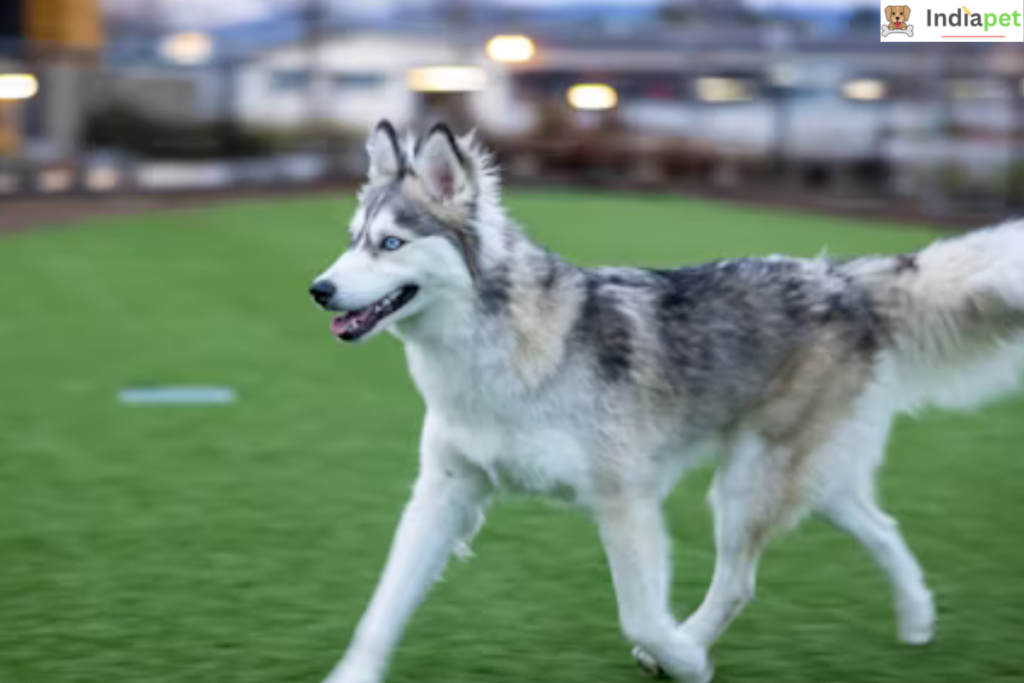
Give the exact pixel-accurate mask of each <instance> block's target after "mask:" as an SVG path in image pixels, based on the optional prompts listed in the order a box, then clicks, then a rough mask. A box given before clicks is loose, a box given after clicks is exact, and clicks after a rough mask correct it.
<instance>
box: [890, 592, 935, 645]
mask: <svg viewBox="0 0 1024 683" xmlns="http://www.w3.org/2000/svg"><path fill="white" fill-rule="evenodd" d="M897 611H898V614H897V618H898V620H899V623H898V634H899V639H900V642H903V643H906V644H907V645H927V644H928V643H930V642H932V639H933V638H934V637H935V602H934V601H933V599H932V596H931V593H928V592H925V593H924V594H922V595H920V596H917V597H915V598H912V599H904V600H901V601H900V602H899V604H898V606H897Z"/></svg>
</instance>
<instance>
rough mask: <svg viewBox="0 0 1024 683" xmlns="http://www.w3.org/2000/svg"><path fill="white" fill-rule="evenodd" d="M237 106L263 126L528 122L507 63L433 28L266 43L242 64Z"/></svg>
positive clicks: (508, 126)
mask: <svg viewBox="0 0 1024 683" xmlns="http://www.w3.org/2000/svg"><path fill="white" fill-rule="evenodd" d="M459 69H461V70H459ZM446 70H447V71H446ZM234 107H235V114H236V115H237V116H238V117H239V118H240V119H242V120H243V121H244V122H246V123H247V124H249V125H252V126H257V127H261V128H289V127H300V126H304V125H307V124H309V123H310V121H312V120H317V119H319V120H323V121H327V122H330V123H331V124H333V125H335V126H337V127H339V128H351V129H353V130H358V131H359V132H360V133H362V132H365V131H366V130H367V129H369V128H370V127H372V126H373V125H374V124H375V123H376V122H377V121H379V120H380V119H381V118H390V119H392V120H393V121H395V122H396V123H398V124H400V125H406V124H408V123H411V122H413V121H415V120H417V119H421V118H429V117H430V116H432V115H434V116H442V115H447V117H449V118H455V119H460V118H466V117H468V119H469V120H467V121H465V123H470V122H471V121H472V122H479V123H481V124H484V125H486V126H487V127H488V129H491V130H494V131H498V132H515V131H521V130H525V129H526V128H527V127H528V125H529V121H530V118H529V111H528V110H527V108H525V107H523V106H520V105H519V104H518V103H517V101H516V100H515V98H514V97H513V93H512V90H511V74H510V72H509V71H508V69H506V68H505V67H504V66H502V65H499V64H496V63H493V62H491V61H489V60H487V59H486V58H485V56H484V54H483V48H482V44H481V43H480V42H479V41H478V40H476V39H475V38H474V37H472V36H465V35H462V36H456V35H453V34H452V33H449V32H445V31H442V30H438V29H423V30H408V29H405V30H402V29H396V30H390V31H381V30H360V31H353V32H346V33H342V34H340V35H337V36H333V37H330V38H327V39H326V40H324V41H322V42H321V43H320V44H319V45H318V46H317V48H316V49H315V50H311V49H309V47H308V46H306V45H304V44H302V43H299V42H297V43H295V44H292V45H286V46H283V47H279V48H275V49H272V50H268V51H266V52H264V53H262V54H260V55H258V56H257V57H255V58H253V59H252V60H251V61H248V62H247V63H245V64H243V65H241V66H240V68H239V70H238V73H237V84H236V87H235V102H234Z"/></svg>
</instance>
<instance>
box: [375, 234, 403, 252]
mask: <svg viewBox="0 0 1024 683" xmlns="http://www.w3.org/2000/svg"><path fill="white" fill-rule="evenodd" d="M403 244H405V242H403V241H402V240H400V239H398V238H397V237H385V238H384V241H383V242H381V243H380V248H381V249H383V250H384V251H394V250H395V249H399V248H400V247H401V246H402V245H403Z"/></svg>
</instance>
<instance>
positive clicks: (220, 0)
mask: <svg viewBox="0 0 1024 683" xmlns="http://www.w3.org/2000/svg"><path fill="white" fill-rule="evenodd" d="M301 1H302V0H101V3H102V4H103V5H104V6H105V7H107V8H109V9H111V10H114V11H117V12H119V13H124V14H129V15H131V14H138V15H145V14H147V13H150V12H152V11H153V9H154V8H157V9H158V11H159V15H160V16H161V17H162V18H163V19H164V20H165V21H168V22H169V23H172V24H175V25H181V26H211V25H219V24H231V23H238V22H244V21H251V20H254V19H259V18H261V17H264V16H266V15H267V14H268V13H270V12H271V11H273V10H277V9H280V8H283V7H295V6H296V5H298V4H299V3H301ZM331 1H332V2H333V3H334V4H335V5H336V6H337V7H339V8H344V9H345V10H346V11H347V12H349V13H352V14H362V15H365V16H381V15H386V14H388V13H389V12H390V11H391V10H392V9H394V8H396V7H399V6H403V5H404V6H409V5H415V4H430V0H369V1H367V0H331ZM478 1H480V2H489V3H492V4H496V5H513V6H521V7H537V8H539V7H551V6H552V5H563V6H564V5H574V4H587V5H601V4H612V5H622V4H624V1H627V0H478ZM628 1H630V2H633V3H636V4H638V5H657V4H660V3H661V2H663V0H628ZM712 1H713V0H712ZM746 2H747V3H748V4H750V5H753V6H755V7H787V6H793V7H808V6H814V7H830V8H846V7H856V6H860V5H874V4H875V3H874V2H873V1H872V0H746Z"/></svg>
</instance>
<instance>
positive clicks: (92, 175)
mask: <svg viewBox="0 0 1024 683" xmlns="http://www.w3.org/2000/svg"><path fill="white" fill-rule="evenodd" d="M119 182H121V175H120V174H119V173H118V172H117V169H115V168H106V167H99V168H90V169H89V171H88V172H87V173H86V175H85V186H86V187H88V188H89V189H90V190H92V191H94V192H109V191H111V190H113V189H115V188H116V187H117V185H118V183H119Z"/></svg>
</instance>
